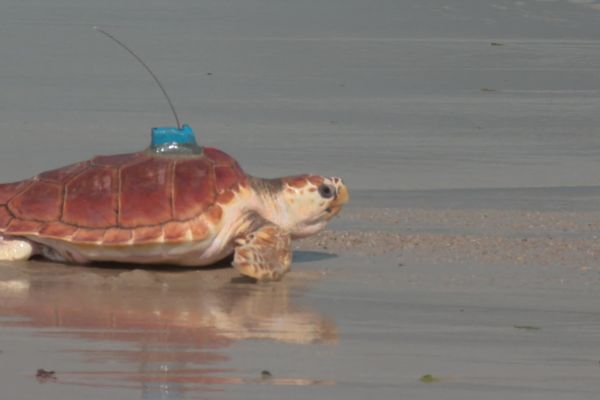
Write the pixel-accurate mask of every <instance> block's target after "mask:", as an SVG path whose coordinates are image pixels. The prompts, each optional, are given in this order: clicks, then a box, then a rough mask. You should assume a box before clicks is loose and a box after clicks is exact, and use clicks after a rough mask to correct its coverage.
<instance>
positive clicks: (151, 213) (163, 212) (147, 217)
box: [119, 157, 173, 236]
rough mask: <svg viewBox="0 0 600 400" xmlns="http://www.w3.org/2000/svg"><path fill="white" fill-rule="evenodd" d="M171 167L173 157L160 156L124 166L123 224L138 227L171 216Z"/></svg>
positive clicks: (121, 216)
mask: <svg viewBox="0 0 600 400" xmlns="http://www.w3.org/2000/svg"><path fill="white" fill-rule="evenodd" d="M172 168H173V161H172V160H170V159H167V158H159V157H150V158H147V159H145V160H142V161H140V162H136V163H134V164H130V165H126V166H124V167H122V168H121V177H120V178H121V192H120V202H119V203H120V213H119V224H120V225H121V226H123V227H126V228H135V227H139V226H146V225H156V224H163V223H165V222H167V221H169V220H171V218H172V211H171V180H172V176H171V175H172V173H171V171H172ZM134 236H135V235H134Z"/></svg>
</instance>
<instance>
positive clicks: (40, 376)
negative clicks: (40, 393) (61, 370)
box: [35, 368, 56, 383]
mask: <svg viewBox="0 0 600 400" xmlns="http://www.w3.org/2000/svg"><path fill="white" fill-rule="evenodd" d="M35 378H36V379H37V380H38V382H40V383H46V382H54V381H56V373H55V372H54V371H46V370H45V369H43V368H39V369H38V370H37V373H36V374H35Z"/></svg>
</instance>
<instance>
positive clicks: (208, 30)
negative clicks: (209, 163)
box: [0, 0, 600, 400]
mask: <svg viewBox="0 0 600 400" xmlns="http://www.w3.org/2000/svg"><path fill="white" fill-rule="evenodd" d="M95 25H97V26H100V27H102V28H105V29H107V30H108V31H109V32H111V33H113V34H115V35H117V36H118V37H119V38H120V39H122V40H123V41H125V42H126V43H127V44H128V45H130V46H131V47H132V48H133V49H134V50H135V51H136V52H137V53H139V54H140V55H141V56H142V58H144V60H145V61H146V62H147V63H148V64H149V65H150V66H151V67H152V69H153V70H154V71H155V72H156V73H157V74H158V76H159V77H160V78H161V80H162V82H163V84H164V86H165V87H166V89H167V91H168V92H169V93H170V94H171V97H172V99H173V102H174V103H175V106H176V108H177V110H178V112H179V115H180V117H181V119H182V120H183V121H184V122H186V123H189V124H191V125H192V127H193V128H194V129H195V131H196V134H197V136H198V140H199V142H200V143H201V144H202V145H207V146H215V147H218V148H220V149H222V150H224V151H226V152H227V153H229V154H231V155H233V156H234V157H235V158H236V159H237V160H238V161H239V162H240V164H241V165H242V167H243V168H244V169H245V170H246V171H247V172H248V173H250V174H253V175H257V176H265V177H274V176H281V175H288V174H297V173H302V172H316V173H320V174H327V175H341V176H343V177H344V180H345V182H346V183H347V185H348V187H349V189H350V195H351V201H350V203H349V204H348V205H347V206H346V208H345V209H344V210H342V212H341V214H340V216H339V217H338V218H336V219H335V220H334V221H332V223H331V224H330V226H329V227H328V229H327V230H326V231H325V232H323V233H321V234H319V235H317V236H315V237H311V238H307V239H305V240H302V241H298V242H295V243H294V248H295V252H294V264H293V267H292V271H291V272H290V273H289V274H288V275H286V277H285V279H284V280H283V281H281V282H276V283H269V284H252V283H250V282H248V281H247V280H244V279H240V278H239V277H238V275H237V274H236V272H235V271H234V270H233V269H231V268H229V267H228V266H227V265H226V264H225V263H224V264H222V265H217V266H215V267H211V268H208V269H200V270H189V269H173V268H151V267H146V266H139V265H138V266H135V265H94V266H74V265H61V264H57V263H50V262H45V261H43V260H32V261H29V262H19V263H6V262H1V263H0V387H1V388H2V396H0V397H2V398H6V399H11V400H30V399H35V398H40V399H48V400H52V399H57V400H58V399H61V400H71V399H73V400H74V399H81V398H85V399H89V400H97V399H98V400H100V399H141V398H143V399H157V398H158V399H166V398H172V399H177V398H184V399H287V398H289V399H333V400H335V399H344V400H348V399H357V400H358V399H366V398H373V399H397V398H408V399H433V398H444V399H457V400H459V399H460V400H465V399H502V400H504V399H544V400H548V399H566V398H568V399H576V400H577V399H595V398H597V396H598V392H599V391H600V380H599V379H598V376H599V374H600V350H599V349H600V348H599V346H598V343H600V311H599V308H598V304H600V290H599V287H600V241H599V236H600V174H598V170H599V167H600V157H599V154H600V139H599V138H600V136H599V135H598V132H599V127H600V113H599V112H598V111H599V110H600V68H599V66H600V2H598V1H594V0H589V1H588V0H586V1H582V0H578V1H575V0H570V1H559V0H556V1H552V0H545V1H541V0H539V1H535V0H524V1H518V2H512V1H500V0H498V1H492V0H483V1H481V0H479V1H475V0H470V1H463V2H460V5H454V4H449V3H448V2H443V1H440V0H427V1H423V0H418V1H417V0H414V1H403V2H397V1H387V0H376V1H372V2H364V1H359V0H345V1H341V0H327V1H323V2H300V1H296V2H291V1H282V2H269V1H264V0H244V1H242V0H234V1H227V2H225V1H221V2H217V1H201V2H197V1H192V0H182V1H178V2H168V3H165V2H160V1H151V2H148V1H141V0H130V1H127V2H117V1H108V2H92V1H89V0H84V1H75V0H45V1H41V0H37V1H26V2H24V1H7V2H3V3H2V4H0V88H1V89H2V90H0V131H1V132H2V134H1V140H2V145H1V146H0V166H1V168H0V181H2V182H7V181H14V180H19V179H24V178H28V177H30V176H33V175H35V174H37V173H38V172H40V171H42V170H47V169H51V168H55V167H59V166H62V165H65V164H68V163H72V162H76V161H80V160H84V159H88V158H90V157H91V156H93V155H96V154H111V153H119V152H130V151H137V150H140V149H142V148H144V147H146V146H147V144H148V139H149V131H150V128H151V127H153V126H163V125H172V124H174V122H173V119H172V116H171V115H170V114H169V108H168V106H167V104H166V102H165V100H164V98H162V97H161V95H160V92H159V90H158V88H157V87H156V86H155V85H154V83H153V82H152V80H151V78H150V77H149V76H148V75H147V74H146V73H145V71H143V69H142V68H141V67H140V66H139V65H136V64H135V62H134V61H133V59H131V58H130V56H129V55H128V54H127V53H125V52H124V51H123V50H122V49H120V48H118V47H117V46H116V45H115V44H114V43H111V42H110V41H108V40H106V38H104V37H102V35H100V34H98V33H97V32H95V31H93V30H92V26H95Z"/></svg>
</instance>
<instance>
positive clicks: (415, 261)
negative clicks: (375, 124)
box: [0, 206, 600, 399]
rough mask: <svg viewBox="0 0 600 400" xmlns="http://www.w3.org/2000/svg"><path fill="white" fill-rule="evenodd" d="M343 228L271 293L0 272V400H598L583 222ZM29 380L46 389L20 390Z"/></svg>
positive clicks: (265, 287) (318, 243)
mask: <svg viewBox="0 0 600 400" xmlns="http://www.w3.org/2000/svg"><path fill="white" fill-rule="evenodd" d="M346 211H347V212H345V213H343V214H342V215H341V217H340V218H338V219H337V220H336V221H335V223H334V224H333V225H334V226H333V229H331V230H328V231H326V232H324V233H322V234H320V235H319V236H317V237H314V238H310V239H306V240H303V241H300V242H296V252H295V254H294V258H295V262H294V268H293V271H292V272H291V273H290V274H288V275H287V276H286V278H285V279H284V280H283V281H282V282H278V283H269V284H253V283H250V282H248V281H246V280H244V279H239V278H238V277H237V275H236V273H235V271H234V270H233V269H231V268H228V267H227V266H226V265H223V266H220V267H215V268H214V269H209V270H198V271H188V270H170V269H137V268H136V267H134V266H132V267H130V268H125V269H123V268H122V266H121V267H118V266H101V267H77V266H63V265H59V264H54V263H46V262H43V261H39V260H38V261H31V262H26V263H16V264H7V263H3V264H1V265H0V297H1V298H2V302H1V303H0V304H1V305H0V314H1V315H2V317H1V319H0V325H1V326H2V328H1V329H0V350H2V353H0V358H1V360H2V363H0V376H1V377H2V382H3V384H2V386H3V387H7V388H10V389H9V390H8V392H5V393H8V394H7V396H9V397H10V398H13V399H26V398H32V397H34V398H35V397H39V398H46V399H64V398H80V397H82V396H85V397H86V398H91V399H104V398H106V399H108V398H115V397H118V398H202V399H219V398H244V399H255V398H256V399H264V398H289V397H293V398H298V399H303V398H306V399H310V398H351V399H361V398H367V397H377V398H397V396H399V395H403V396H408V397H410V398H423V399H428V398H433V397H444V398H452V399H454V398H455V399H463V398H486V399H507V398H515V399H516V398H519V399H520V398H564V397H569V398H570V399H591V398H594V396H595V395H596V394H597V390H598V379H597V376H598V371H599V370H600V354H596V353H595V350H594V349H595V348H596V347H597V346H596V344H597V340H598V332H599V330H600V324H599V322H598V311H597V304H598V301H600V295H599V294H598V291H597V287H598V285H599V284H600V269H599V268H598V265H599V263H598V255H599V252H598V246H597V243H596V242H597V239H596V238H595V236H594V235H595V234H597V232H598V223H599V222H600V214H599V213H598V212H589V211H588V212H550V211H548V212H532V211H525V210H511V209H503V210H500V209H496V210H485V211H482V210H473V209H463V210H440V209H437V210H436V209H400V208H397V209H391V208H376V207H375V208H361V207H352V206H350V207H349V209H348V210H346ZM40 368H42V369H44V370H47V371H54V375H53V376H52V378H51V379H45V380H44V379H39V378H36V371H37V370H38V369H40ZM265 371H268V373H267V372H265ZM426 375H432V377H433V379H434V382H431V383H427V382H423V381H422V380H421V378H422V377H423V376H426Z"/></svg>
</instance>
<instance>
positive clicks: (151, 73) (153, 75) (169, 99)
mask: <svg viewBox="0 0 600 400" xmlns="http://www.w3.org/2000/svg"><path fill="white" fill-rule="evenodd" d="M93 29H94V30H96V31H98V32H100V33H102V34H103V35H104V36H106V37H107V38H109V39H112V40H113V41H114V42H116V43H117V44H118V45H119V46H121V47H122V48H124V49H125V50H127V52H128V53H129V54H131V55H132V56H133V57H134V58H135V59H136V60H138V62H139V63H140V64H142V66H143V67H144V68H146V71H148V73H150V75H151V76H152V78H153V79H154V82H156V84H157V85H158V87H159V88H160V90H161V91H162V92H163V94H164V95H165V98H166V99H167V101H168V102H169V107H171V112H172V113H173V116H174V117H175V123H176V124H177V129H179V130H181V124H180V123H179V117H178V116H177V112H176V111H175V107H173V103H172V102H171V98H170V97H169V95H168V94H167V91H166V90H165V88H164V87H163V85H162V84H161V83H160V81H159V80H158V77H157V76H156V75H155V74H154V72H152V70H151V69H150V67H149V66H148V65H147V64H146V63H145V62H144V60H142V59H141V58H140V57H139V56H138V55H137V54H135V53H134V52H133V50H131V49H130V48H129V47H127V45H126V44H125V43H123V42H122V41H120V40H119V39H117V38H116V37H114V36H113V35H111V34H110V33H108V32H106V31H105V30H103V29H100V28H98V27H97V26H94V27H93Z"/></svg>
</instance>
